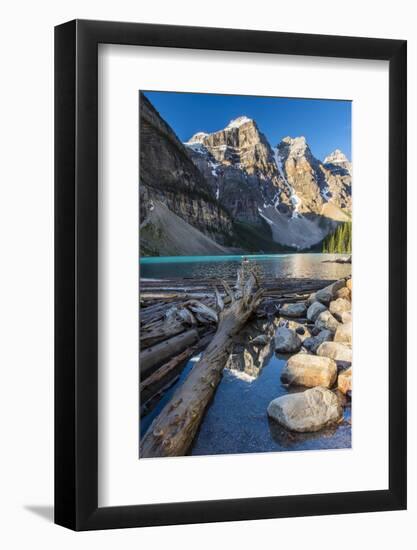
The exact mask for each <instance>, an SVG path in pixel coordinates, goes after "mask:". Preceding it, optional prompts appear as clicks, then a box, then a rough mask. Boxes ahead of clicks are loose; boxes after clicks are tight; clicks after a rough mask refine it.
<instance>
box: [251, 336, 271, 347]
mask: <svg viewBox="0 0 417 550" xmlns="http://www.w3.org/2000/svg"><path fill="white" fill-rule="evenodd" d="M269 340H270V339H269V338H268V336H266V335H265V334H259V336H256V338H254V339H253V340H252V341H251V344H255V346H266V345H267V344H268V342H269Z"/></svg>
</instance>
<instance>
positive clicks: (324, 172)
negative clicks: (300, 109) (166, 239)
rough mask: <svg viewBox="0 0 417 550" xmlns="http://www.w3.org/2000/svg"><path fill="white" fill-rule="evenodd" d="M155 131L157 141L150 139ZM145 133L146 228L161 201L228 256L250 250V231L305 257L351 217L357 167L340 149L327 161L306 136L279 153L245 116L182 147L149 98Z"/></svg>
mask: <svg viewBox="0 0 417 550" xmlns="http://www.w3.org/2000/svg"><path fill="white" fill-rule="evenodd" d="M150 119H151V122H149V121H150ZM149 125H150V126H151V127H152V132H153V134H155V135H158V136H159V137H158V139H157V138H156V137H155V135H153V139H151V140H149V139H146V136H147V133H149ZM140 132H141V136H142V137H143V136H145V139H144V140H141V152H140V155H141V156H140V187H141V191H140V198H141V223H143V221H144V220H145V219H146V217H147V215H149V206H148V205H149V201H150V200H154V201H155V200H156V201H159V202H160V203H163V204H165V205H166V206H167V207H168V208H169V210H171V211H172V212H173V213H174V214H176V215H177V216H179V217H180V218H182V219H183V220H184V221H185V222H186V223H188V224H190V225H191V226H193V227H195V228H196V229H198V231H200V232H202V233H203V234H204V235H206V236H207V237H208V238H209V239H211V240H213V241H214V242H215V243H217V244H219V245H220V246H222V247H226V249H230V248H232V249H236V248H237V249H239V248H241V249H242V250H243V251H244V250H245V246H247V242H248V239H245V238H242V228H247V229H248V231H249V233H250V234H252V235H254V234H259V235H264V237H265V239H260V242H261V241H262V242H275V243H276V244H277V248H279V247H288V248H290V249H294V250H306V249H309V248H311V247H312V246H318V245H319V243H320V242H321V241H322V240H323V239H324V238H325V237H326V236H327V235H328V234H329V233H330V232H332V231H334V230H335V228H336V227H337V225H338V224H339V223H340V222H342V221H346V219H348V218H350V211H351V163H350V162H349V160H348V159H347V157H346V156H345V155H344V154H343V153H342V151H341V150H340V149H335V150H334V151H332V152H331V153H330V154H329V155H327V156H326V157H325V159H324V161H323V162H322V161H320V160H319V159H317V158H316V157H314V155H313V154H312V152H311V149H310V147H309V145H308V142H307V140H306V138H305V137H304V136H297V137H294V138H293V137H290V136H287V137H284V138H283V139H282V140H281V141H280V142H279V143H277V145H276V146H275V147H272V146H271V144H270V143H269V141H268V140H267V138H266V136H265V135H264V134H263V133H262V132H261V130H260V129H259V127H258V125H257V123H256V121H255V120H253V119H251V118H249V117H247V116H246V115H242V116H239V117H237V118H235V119H232V120H230V122H229V123H228V124H227V126H225V128H223V129H220V130H217V131H215V132H211V133H210V132H205V131H199V132H196V133H194V134H193V135H192V136H191V137H190V138H189V140H188V141H186V142H184V143H181V142H180V141H179V139H178V137H177V136H176V135H175V132H174V131H173V130H172V129H171V128H170V126H169V125H168V124H167V123H166V121H164V120H163V118H162V117H161V116H160V115H159V113H158V112H157V111H156V109H154V107H153V106H152V104H151V103H150V102H149V100H148V99H146V98H144V96H143V95H142V96H141V128H140ZM159 149H165V153H164V152H162V151H160V150H159ZM176 151H177V152H176ZM178 151H180V152H181V153H180V154H178ZM189 162H191V165H192V166H193V167H194V168H191V167H190V163H189ZM194 169H195V170H196V171H194ZM161 174H162V176H161ZM184 180H185V181H184ZM196 196H199V199H198V200H197V199H196ZM198 205H199V206H198ZM197 206H198V207H197ZM236 224H240V225H239V231H236V229H237V226H236ZM251 228H253V230H252V229H251ZM250 242H251V243H253V242H254V239H253V238H251V239H250ZM154 244H155V243H154ZM151 248H153V249H155V246H153V247H151ZM157 248H158V246H157V245H156V249H157ZM254 251H256V250H254ZM259 251H260V252H261V251H262V250H261V249H260V250H259ZM176 253H177V254H179V253H178V251H177V252H176ZM184 254H186V252H184Z"/></svg>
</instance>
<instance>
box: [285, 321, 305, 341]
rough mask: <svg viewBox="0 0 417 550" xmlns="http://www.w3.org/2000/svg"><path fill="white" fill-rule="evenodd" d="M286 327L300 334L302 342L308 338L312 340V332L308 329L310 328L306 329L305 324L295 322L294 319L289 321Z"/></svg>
mask: <svg viewBox="0 0 417 550" xmlns="http://www.w3.org/2000/svg"><path fill="white" fill-rule="evenodd" d="M286 323H287V324H286V326H287V327H288V328H290V329H291V330H295V332H296V333H297V334H298V337H299V338H300V340H301V341H302V342H303V341H304V340H305V339H306V338H310V336H311V334H310V331H309V329H308V327H306V325H305V324H303V323H299V322H298V321H295V320H294V319H288V320H287V321H286Z"/></svg>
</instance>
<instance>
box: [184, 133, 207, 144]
mask: <svg viewBox="0 0 417 550" xmlns="http://www.w3.org/2000/svg"><path fill="white" fill-rule="evenodd" d="M207 136H208V134H206V132H197V133H196V134H194V135H193V136H191V137H190V139H189V140H188V141H187V142H186V144H187V145H192V144H193V143H203V142H204V138H206V137H207Z"/></svg>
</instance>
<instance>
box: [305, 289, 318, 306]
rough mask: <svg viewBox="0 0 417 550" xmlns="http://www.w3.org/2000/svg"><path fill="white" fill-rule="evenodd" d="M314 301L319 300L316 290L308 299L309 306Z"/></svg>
mask: <svg viewBox="0 0 417 550" xmlns="http://www.w3.org/2000/svg"><path fill="white" fill-rule="evenodd" d="M314 302H317V300H316V293H315V292H313V293H312V294H310V296H309V297H308V298H307V301H306V304H307V307H309V306H311V304H313V303H314Z"/></svg>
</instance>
